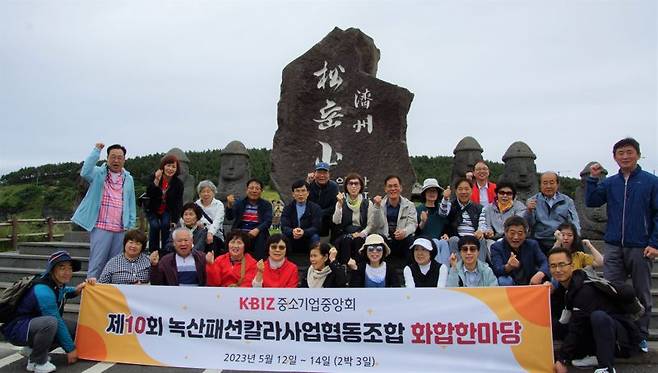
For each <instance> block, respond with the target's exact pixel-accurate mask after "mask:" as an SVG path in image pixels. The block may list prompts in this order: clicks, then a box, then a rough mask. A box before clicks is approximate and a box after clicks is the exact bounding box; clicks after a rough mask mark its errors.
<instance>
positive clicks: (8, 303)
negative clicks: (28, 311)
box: [0, 275, 39, 323]
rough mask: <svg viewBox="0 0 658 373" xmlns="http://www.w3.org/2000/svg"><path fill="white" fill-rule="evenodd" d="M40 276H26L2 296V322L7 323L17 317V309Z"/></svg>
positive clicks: (0, 309) (0, 300) (0, 301)
mask: <svg viewBox="0 0 658 373" xmlns="http://www.w3.org/2000/svg"><path fill="white" fill-rule="evenodd" d="M38 277H39V276H38V275H32V276H25V277H23V278H21V279H20V280H18V281H16V282H14V283H13V284H11V286H9V287H8V288H6V289H5V290H4V291H3V292H2V294H0V322H2V323H6V322H9V321H11V320H13V319H14V317H15V316H16V308H17V307H18V303H19V302H20V301H21V299H22V298H23V295H24V294H25V293H26V292H27V291H28V290H30V288H32V286H34V284H35V281H36V280H37V278H38Z"/></svg>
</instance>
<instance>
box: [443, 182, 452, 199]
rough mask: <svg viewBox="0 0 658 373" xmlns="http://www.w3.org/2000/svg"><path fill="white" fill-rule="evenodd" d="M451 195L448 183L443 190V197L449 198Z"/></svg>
mask: <svg viewBox="0 0 658 373" xmlns="http://www.w3.org/2000/svg"><path fill="white" fill-rule="evenodd" d="M451 195H452V191H451V190H450V185H448V187H447V188H445V189H444V190H443V199H445V200H446V201H447V200H450V196H451Z"/></svg>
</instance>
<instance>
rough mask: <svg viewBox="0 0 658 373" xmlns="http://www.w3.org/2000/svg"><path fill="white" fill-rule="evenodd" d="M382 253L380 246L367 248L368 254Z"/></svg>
mask: <svg viewBox="0 0 658 373" xmlns="http://www.w3.org/2000/svg"><path fill="white" fill-rule="evenodd" d="M382 251H384V247H382V246H368V252H369V253H381V252H382Z"/></svg>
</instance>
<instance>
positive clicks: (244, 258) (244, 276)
mask: <svg viewBox="0 0 658 373" xmlns="http://www.w3.org/2000/svg"><path fill="white" fill-rule="evenodd" d="M227 241H228V252H227V253H226V254H223V255H220V256H218V257H217V258H215V253H214V252H213V251H212V250H210V251H208V253H207V254H206V276H207V280H206V281H207V282H206V284H207V286H227V287H243V288H250V287H251V283H252V281H253V280H254V277H255V276H256V260H255V259H254V258H252V257H251V255H249V254H246V253H245V248H246V247H247V246H248V245H249V235H248V234H247V233H246V232H243V231H240V230H234V231H232V232H231V233H230V234H229V236H228V240H227Z"/></svg>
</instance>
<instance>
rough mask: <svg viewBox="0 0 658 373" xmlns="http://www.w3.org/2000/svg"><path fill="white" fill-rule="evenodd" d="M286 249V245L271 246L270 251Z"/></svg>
mask: <svg viewBox="0 0 658 373" xmlns="http://www.w3.org/2000/svg"><path fill="white" fill-rule="evenodd" d="M285 249H286V245H270V250H279V251H283V250H285Z"/></svg>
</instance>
